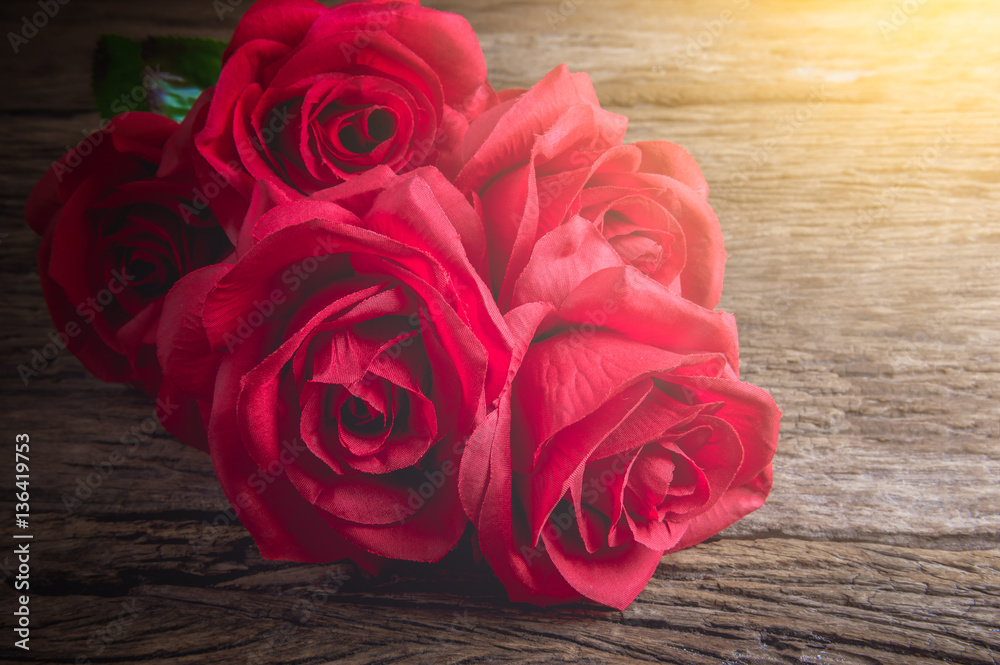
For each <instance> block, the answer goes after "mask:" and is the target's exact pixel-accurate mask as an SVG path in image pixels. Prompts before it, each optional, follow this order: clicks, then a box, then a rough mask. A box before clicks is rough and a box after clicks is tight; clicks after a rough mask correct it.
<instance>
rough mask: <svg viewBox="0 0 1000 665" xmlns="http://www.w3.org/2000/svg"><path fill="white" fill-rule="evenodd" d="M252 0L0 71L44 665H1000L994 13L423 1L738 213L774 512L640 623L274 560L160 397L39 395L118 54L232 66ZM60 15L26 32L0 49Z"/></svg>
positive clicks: (8, 351) (49, 40) (15, 426)
mask: <svg viewBox="0 0 1000 665" xmlns="http://www.w3.org/2000/svg"><path fill="white" fill-rule="evenodd" d="M236 4H237V5H238V6H237V8H236V11H234V12H232V13H228V14H226V15H225V16H224V17H223V19H222V20H220V18H219V17H218V16H217V14H216V10H215V9H214V8H213V3H212V2H209V1H208V0H186V1H183V2H175V3H159V4H157V5H148V4H143V3H134V2H124V1H116V0H101V1H100V2H87V3H76V2H71V3H69V4H67V5H65V6H64V7H62V8H61V9H60V13H59V14H58V15H57V16H56V17H54V18H53V19H52V20H51V24H50V25H48V26H47V27H45V28H44V29H43V30H41V31H40V32H39V35H38V36H37V37H34V38H32V39H31V41H30V42H29V43H28V44H27V45H25V46H24V47H23V50H22V51H21V52H20V53H19V54H17V55H16V56H15V55H13V54H12V53H11V51H10V50H6V51H5V52H4V61H3V62H4V66H5V68H6V71H7V75H8V78H9V81H10V83H9V86H10V87H11V89H12V90H13V91H14V94H10V95H8V96H7V97H5V98H3V99H0V116H2V118H3V122H2V123H0V140H2V144H3V146H4V154H3V156H2V157H0V234H6V235H5V236H2V235H0V275H2V279H3V285H4V297H3V299H2V301H0V357H2V358H3V362H2V363H0V366H2V369H3V372H2V375H0V392H2V399H3V409H2V413H0V418H2V421H0V422H2V425H3V426H2V427H0V436H3V437H4V440H5V441H8V440H12V435H13V433H14V432H20V431H27V432H30V433H31V434H32V440H33V458H34V459H35V463H34V464H33V467H32V490H33V493H32V511H33V520H32V524H33V529H32V530H33V532H34V533H35V534H36V535H35V541H34V543H33V550H32V551H33V559H32V594H33V595H32V602H33V603H35V604H34V605H32V612H33V615H32V616H33V618H34V620H35V621H37V623H35V624H33V625H34V626H35V627H36V632H34V633H33V635H32V636H33V638H35V639H34V640H33V641H32V645H33V651H32V652H31V653H30V654H27V658H26V660H27V661H29V662H56V661H60V662H67V661H69V662H72V661H73V660H74V659H75V658H76V657H77V656H80V657H82V658H86V659H89V660H90V661H91V662H95V663H97V662H150V663H159V662H171V663H232V662H282V663H326V662H342V663H359V664H360V663H365V664H367V663H384V662H401V663H473V662H512V663H514V662H518V663H520V662H525V663H529V662H530V663H543V662H595V663H598V662H599V663H626V662H637V661H639V662H641V661H650V662H666V663H732V664H737V663H739V664H750V663H753V664H772V663H841V664H847V665H856V664H867V663H887V664H888V663H892V664H895V663H899V664H900V665H903V664H910V663H931V662H955V663H977V664H978V663H991V664H994V665H995V664H996V663H997V661H998V660H1000V658H998V653H1000V642H998V635H1000V634H998V633H997V631H996V626H997V625H998V624H1000V579H998V568H1000V550H998V547H1000V406H998V393H1000V355H998V350H1000V259H998V255H1000V252H998V250H1000V186H998V185H1000V142H998V140H997V139H998V137H1000V114H998V113H997V111H996V109H997V107H998V101H1000V99H998V98H1000V93H998V91H997V89H996V85H995V84H996V80H997V78H998V76H1000V45H998V44H997V43H996V42H995V39H994V37H995V35H996V34H997V33H998V28H1000V11H997V9H996V8H995V7H994V6H993V4H991V3H990V2H988V0H962V1H954V2H926V3H916V4H917V5H919V6H918V9H916V10H915V11H913V12H905V13H904V15H903V18H902V20H901V21H900V22H899V25H898V28H897V26H896V24H895V23H892V22H891V21H892V20H894V19H893V18H892V17H893V14H892V12H893V11H894V9H895V8H896V7H897V6H898V7H902V6H903V3H896V2H893V1H889V0H881V1H878V2H862V1H861V0H839V1H837V2H820V1H819V0H810V1H808V2H794V3H793V2H790V1H787V0H754V1H753V2H745V1H744V0H711V1H706V2H698V3H684V2H680V1H679V0H657V1H654V0H641V1H640V0H636V1H632V2H624V1H618V0H573V1H572V2H569V1H568V0H566V1H562V0H559V1H557V0H552V2H546V3H541V4H537V3H527V2H521V3H495V2H488V1H487V0H471V1H469V2H457V1H456V0H447V1H444V0H433V1H430V2H426V3H425V4H428V5H431V6H435V7H440V8H442V9H449V10H452V11H458V12H460V13H462V14H463V15H465V16H467V17H468V18H469V20H470V22H471V23H472V24H473V26H474V27H475V28H476V30H477V32H478V33H479V35H480V39H481V41H482V43H483V47H484V51H485V53H486V56H487V61H488V63H489V65H490V69H491V80H492V81H493V82H494V84H495V85H497V86H498V87H505V86H525V85H530V83H531V82H533V81H534V80H537V79H538V78H540V77H541V76H542V75H543V74H545V73H546V72H547V71H548V70H549V69H551V68H552V67H554V66H556V65H558V64H559V63H561V62H568V63H569V64H570V66H571V68H572V69H574V70H587V71H589V72H590V73H591V75H592V77H593V79H594V81H595V84H596V87H597V90H598V93H599V95H600V97H601V99H602V101H603V102H604V103H605V105H606V106H608V107H609V108H612V109H613V110H615V111H618V112H620V113H625V114H627V115H628V116H629V117H630V120H631V123H630V134H629V138H630V139H631V140H645V139H669V140H673V141H675V142H677V143H679V144H681V145H683V146H685V147H686V148H687V149H688V150H690V151H691V152H692V153H693V154H694V155H695V157H696V158H697V159H698V161H699V163H700V164H701V165H702V167H703V169H704V171H705V174H706V177H707V178H708V181H709V183H710V185H711V187H712V202H713V205H714V206H715V208H716V210H717V212H718V214H719V217H720V219H721V220H722V223H723V227H724V231H725V234H726V238H727V247H728V250H729V254H730V256H731V258H730V260H729V263H728V265H727V282H726V291H725V295H724V299H723V307H724V308H725V309H727V310H729V311H733V312H734V313H735V314H736V315H737V319H738V321H739V323H740V331H741V341H742V350H743V357H742V371H743V375H744V377H745V378H746V379H747V380H749V381H752V382H754V383H757V384H759V385H762V386H763V387H765V388H767V389H768V390H770V391H771V392H772V394H773V395H774V396H775V399H776V400H777V401H778V403H779V405H780V406H781V407H782V409H783V410H784V412H785V418H784V422H783V427H782V437H781V442H780V447H779V453H778V456H777V458H776V460H775V469H776V479H775V490H774V493H773V495H772V498H771V500H770V501H769V502H768V504H767V505H766V506H765V507H764V508H763V509H761V510H760V511H758V512H757V513H755V514H753V515H752V516H750V517H749V518H748V519H746V520H744V521H743V522H741V523H740V524H738V525H736V526H735V527H733V528H731V529H729V530H728V531H727V532H725V533H724V534H723V536H722V539H721V540H717V541H715V542H711V543H708V544H705V545H702V546H699V547H697V548H694V549H692V550H688V551H685V552H681V553H677V554H675V555H671V556H670V557H667V558H665V559H664V562H663V564H661V566H660V568H659V570H658V571H657V574H656V577H655V578H654V580H653V581H652V582H651V584H650V586H649V587H648V588H647V589H646V591H645V592H644V593H643V594H642V595H641V596H640V598H639V600H638V601H637V602H636V603H635V604H633V606H631V607H630V608H629V609H628V610H626V611H625V612H605V611H600V610H596V609H593V608H585V607H574V608H563V609H558V610H548V611H540V610H537V609H533V608H530V607H525V606H514V605H511V604H509V603H507V602H505V601H504V598H505V596H504V593H503V589H502V587H501V586H500V585H499V583H498V582H496V580H494V579H493V578H492V577H491V576H490V574H489V573H488V571H486V570H484V569H483V567H482V566H476V565H473V564H470V563H461V562H459V561H455V562H454V565H453V566H451V567H448V568H443V569H435V568H431V567H427V566H400V567H399V568H396V569H394V570H392V571H389V572H387V573H386V574H385V575H383V576H381V577H377V578H370V577H369V576H367V575H365V574H363V573H361V572H360V571H358V570H357V569H356V568H355V567H353V566H351V565H348V564H333V565H329V566H308V565H298V564H287V563H280V562H268V561H264V560H263V559H261V557H260V554H259V552H258V551H257V549H256V547H255V546H254V545H253V542H252V540H251V539H250V538H249V536H248V535H247V533H246V531H245V530H244V529H243V528H242V527H241V526H239V525H238V524H229V525H224V526H219V527H210V526H206V524H205V523H206V522H207V523H209V524H211V523H212V522H213V521H215V520H216V519H217V518H219V516H220V514H221V511H223V510H224V508H225V505H226V504H225V501H224V497H223V495H222V493H221V491H220V489H219V487H218V484H217V482H216V481H215V480H214V477H213V475H212V473H211V466H210V464H209V462H208V459H207V458H206V457H205V456H203V455H201V454H200V453H197V452H196V451H193V450H188V449H186V448H184V447H183V446H181V445H180V444H179V443H178V442H176V441H175V440H173V439H172V438H171V437H169V436H167V435H165V434H164V433H163V432H162V430H160V431H158V432H157V433H155V434H153V435H152V436H151V437H150V439H149V440H148V441H145V442H143V443H142V444H141V445H140V446H137V447H134V448H131V447H128V446H124V445H123V444H122V443H121V438H122V436H123V435H124V434H126V433H127V432H129V431H130V430H132V429H133V428H135V427H138V426H141V425H142V424H143V423H144V422H145V421H146V419H147V418H149V417H150V415H151V405H150V404H149V403H148V401H147V400H146V399H145V398H144V397H143V396H142V395H139V394H138V393H136V392H135V391H133V390H130V389H128V388H124V387H121V386H111V385H106V384H102V383H100V382H98V381H96V380H94V379H93V378H92V377H90V376H89V375H88V374H87V373H86V372H85V371H84V370H83V369H82V368H81V367H80V365H79V363H78V362H77V361H76V360H75V359H74V358H72V357H71V356H68V355H67V354H65V353H61V354H60V355H59V356H58V357H57V358H56V359H55V360H54V361H52V362H50V363H49V365H48V366H47V367H46V368H45V369H44V370H43V371H42V373H41V376H39V377H37V378H35V379H32V380H31V381H30V382H29V383H28V385H24V384H23V383H22V382H21V381H20V379H19V377H18V375H17V370H16V368H17V365H18V364H21V363H24V362H26V361H27V362H30V360H31V354H32V352H33V351H34V350H36V349H40V348H41V347H43V346H44V345H45V344H46V343H47V342H48V339H47V335H48V334H49V333H50V332H51V331H52V330H53V326H52V323H51V321H50V320H49V318H48V314H47V311H46V309H45V306H44V302H43V300H42V298H41V291H40V288H39V287H38V281H37V273H36V272H35V267H34V252H35V249H36V247H37V240H36V239H35V238H34V236H33V234H32V233H31V232H30V231H29V230H28V229H26V228H25V226H24V224H23V221H22V220H21V209H22V206H23V202H24V200H25V198H26V196H27V194H28V192H29V191H30V188H31V186H32V184H33V182H34V180H35V179H37V178H38V176H39V175H41V173H42V172H43V171H44V170H45V168H46V167H47V166H48V164H50V163H51V161H52V160H53V159H55V158H56V157H58V156H59V155H60V154H61V152H62V151H63V150H64V149H65V146H67V145H70V144H72V143H74V142H76V141H77V140H79V139H80V138H82V136H83V132H85V131H86V130H88V129H91V128H93V127H94V126H96V122H97V115H96V113H95V112H94V111H93V110H92V108H93V107H92V104H91V101H90V97H89V90H88V78H87V77H88V67H89V53H90V49H91V48H92V45H93V43H94V40H95V39H96V37H97V35H99V34H101V33H102V32H122V33H125V34H130V35H134V36H141V35H144V34H150V33H156V34H197V35H203V36H212V37H218V38H225V37H226V36H227V35H228V33H229V32H230V31H231V30H232V27H233V26H234V25H235V21H236V19H237V18H238V14H239V13H241V11H243V10H244V9H245V6H246V5H248V4H249V2H246V3H242V4H240V3H236ZM913 4H914V3H910V4H908V5H907V6H910V5H913ZM34 11H37V5H36V4H35V3H34V2H27V1H21V0H17V1H14V2H9V3H4V4H3V5H2V6H0V27H7V29H14V28H15V27H16V26H17V25H19V24H20V21H21V16H22V15H24V14H25V13H30V12H34ZM726 12H729V13H726ZM885 20H890V23H889V24H888V25H891V26H892V29H889V30H887V29H886V28H885V25H882V28H881V29H880V27H879V26H880V23H879V22H880V21H885ZM720 24H721V26H720ZM3 48H4V49H6V48H7V47H6V46H5V47H3ZM0 50H3V49H0ZM115 452H120V453H123V454H124V456H125V459H124V462H122V463H120V464H118V465H112V466H113V468H112V469H111V470H110V474H108V475H107V477H105V476H104V475H100V469H103V470H104V471H105V472H107V471H108V467H107V463H108V460H109V459H111V456H112V454H113V453H115ZM5 464H7V463H5ZM95 464H96V465H97V468H95V466H94V465H95ZM102 465H105V466H102ZM94 473H98V474H99V476H92V474H94ZM88 479H89V480H90V481H91V482H90V485H89V489H90V494H89V495H87V496H86V497H84V498H83V499H82V502H81V503H80V504H79V505H74V507H73V510H72V512H69V511H67V509H66V508H65V506H64V503H63V497H64V496H68V495H73V494H74V493H75V492H76V491H77V488H78V487H80V483H81V482H82V483H83V484H84V486H85V487H87V486H88ZM80 492H81V495H82V494H86V491H85V490H83V489H81V490H80ZM0 496H2V501H3V502H4V503H3V506H4V509H3V515H5V516H7V517H0V519H8V518H9V517H10V515H11V513H12V512H13V511H12V510H11V509H8V506H10V505H11V504H10V503H8V502H9V501H10V498H9V496H8V495H7V494H5V493H4V494H0ZM219 522H220V523H224V522H225V520H222V519H219ZM8 523H9V521H8ZM4 556H9V555H6V553H3V554H0V575H2V576H3V578H4V583H5V584H6V585H7V586H10V585H11V584H12V581H11V579H10V575H9V574H8V571H9V570H10V568H9V566H10V562H9V560H5V559H4ZM457 558H459V557H456V559H457ZM323 594H326V595H327V597H326V598H323ZM320 599H322V600H320ZM123 612H124V614H123ZM84 662H86V661H84Z"/></svg>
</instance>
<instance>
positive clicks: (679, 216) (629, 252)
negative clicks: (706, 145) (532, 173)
mask: <svg viewBox="0 0 1000 665" xmlns="http://www.w3.org/2000/svg"><path fill="white" fill-rule="evenodd" d="M584 177H585V178H586V179H585V181H584V182H583V183H582V187H581V186H580V185H581V180H583V179H584ZM536 188H537V190H538V192H539V208H540V216H541V221H540V223H539V235H542V234H544V233H545V232H547V231H549V230H551V229H553V228H555V227H556V226H558V225H559V224H562V223H564V222H565V221H566V220H568V219H571V218H572V216H573V215H581V216H583V217H585V218H586V219H589V220H591V221H592V222H594V223H595V224H596V225H597V228H599V229H600V230H601V232H602V233H603V234H604V237H605V238H606V239H607V240H608V242H609V243H611V246H612V247H614V249H615V251H616V252H618V254H619V255H620V256H621V257H622V258H623V259H625V260H626V261H627V262H629V263H630V264H632V265H633V266H635V267H636V268H638V269H639V270H640V271H641V272H643V273H645V274H646V275H649V276H650V277H652V278H653V279H655V280H656V281H658V282H660V283H662V284H664V285H665V286H667V287H669V288H671V289H672V290H674V291H675V292H676V293H678V294H680V295H681V296H683V297H684V298H687V299H688V300H690V301H692V302H694V303H697V304H699V305H701V306H702V307H707V308H709V309H714V308H715V307H716V305H718V304H719V297H720V296H721V295H722V277H723V273H724V267H725V263H726V251H725V246H724V242H723V238H722V229H721V228H720V226H719V220H718V219H717V218H716V216H715V213H714V212H713V211H712V208H711V206H710V205H709V204H708V184H707V183H706V182H705V178H704V176H702V173H701V169H700V168H698V164H697V163H696V162H695V161H694V158H693V157H691V155H689V154H688V153H687V152H686V151H685V150H684V149H683V148H681V147H680V146H677V145H674V144H673V143H667V142H666V141H642V142H639V143H632V144H629V145H624V146H619V147H616V148H611V149H610V150H608V151H607V152H606V153H605V154H603V155H601V157H600V158H599V159H598V160H597V161H596V162H595V163H594V164H593V165H592V166H589V167H585V168H584V169H580V170H576V171H567V172H563V173H557V174H554V175H550V176H543V177H540V178H538V182H537V184H536Z"/></svg>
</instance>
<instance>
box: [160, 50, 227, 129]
mask: <svg viewBox="0 0 1000 665" xmlns="http://www.w3.org/2000/svg"><path fill="white" fill-rule="evenodd" d="M225 50H226V42H221V41H218V40H216V39H200V38H195V37H150V38H148V39H146V40H144V41H143V42H142V61H143V63H144V65H145V66H146V67H147V68H148V70H149V72H150V76H152V77H153V81H154V83H155V85H154V87H153V88H152V89H151V90H150V95H149V108H150V110H151V111H154V112H156V113H160V114H162V115H165V116H167V117H169V118H173V119H174V120H177V121H178V122H180V121H181V120H182V119H183V118H184V116H185V115H186V114H187V112H188V110H189V109H190V108H191V106H192V105H193V104H194V102H195V100H196V99H198V95H200V94H201V92H202V90H204V89H205V88H209V87H211V86H213V85H215V83H216V82H217V81H218V80H219V73H220V72H221V71H222V53H223V51H225Z"/></svg>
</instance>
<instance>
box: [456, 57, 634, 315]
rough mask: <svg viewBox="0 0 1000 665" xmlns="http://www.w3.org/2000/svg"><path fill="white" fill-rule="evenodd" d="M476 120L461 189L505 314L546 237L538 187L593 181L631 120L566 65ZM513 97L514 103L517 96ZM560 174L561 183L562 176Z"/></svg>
mask: <svg viewBox="0 0 1000 665" xmlns="http://www.w3.org/2000/svg"><path fill="white" fill-rule="evenodd" d="M517 92H518V91H507V92H504V93H500V94H501V96H502V98H506V100H505V101H504V102H503V103H502V104H500V105H498V106H495V107H493V108H491V109H490V110H488V111H486V112H485V113H483V115H481V116H480V117H479V118H478V119H476V120H475V121H474V122H473V123H472V125H471V126H470V127H469V132H468V134H467V135H466V139H465V142H464V144H463V146H462V155H463V165H462V168H461V171H460V172H459V174H458V176H457V178H456V179H455V185H456V186H457V187H458V188H459V189H460V190H462V191H463V192H467V193H468V194H469V195H470V196H471V197H472V199H473V200H474V201H476V202H477V205H479V206H481V209H482V212H483V216H484V217H485V220H486V234H487V237H488V238H489V242H490V270H491V274H492V278H493V285H494V292H495V293H496V294H497V296H498V302H499V303H500V306H501V309H502V310H506V309H507V307H508V306H509V303H510V297H511V291H512V290H513V287H514V278H516V276H517V275H518V274H519V273H520V271H521V270H522V269H523V268H524V265H525V263H527V261H528V257H529V256H530V254H531V249H532V247H533V246H534V244H535V240H536V239H537V238H538V237H539V236H540V235H542V230H541V226H540V225H541V224H542V223H543V219H542V217H541V213H542V210H541V207H540V203H539V189H538V184H537V183H538V181H539V180H540V179H543V178H546V177H562V178H565V179H568V181H567V185H566V186H567V187H570V185H569V181H572V180H573V179H574V178H575V179H576V180H577V181H578V182H576V184H575V185H574V186H575V188H576V190H579V188H580V187H581V186H582V185H583V183H584V181H585V180H586V179H587V175H588V173H589V169H590V166H591V165H592V164H593V163H594V162H595V161H596V160H597V159H598V158H599V157H600V156H601V155H602V154H603V153H604V152H605V151H606V150H607V149H608V148H611V147H614V146H620V145H621V144H622V139H623V138H624V136H625V129H626V126H627V124H628V119H627V118H625V117H623V116H620V115H616V114H614V113H610V112H608V111H605V110H603V109H601V107H600V104H599V103H598V101H597V95H596V94H595V92H594V87H593V85H592V84H591V82H590V79H589V78H588V77H587V75H586V74H584V73H582V72H581V73H576V74H570V72H569V70H568V69H567V68H566V66H565V65H561V66H559V67H557V68H556V69H554V70H553V71H552V72H551V73H549V74H548V75H547V76H546V77H545V78H544V79H542V80H541V81H539V82H538V83H537V84H536V85H535V86H534V87H532V88H531V89H530V90H528V91H527V92H524V93H522V94H516V93H517ZM512 93H514V94H513V96H512ZM560 174H562V175H560Z"/></svg>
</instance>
